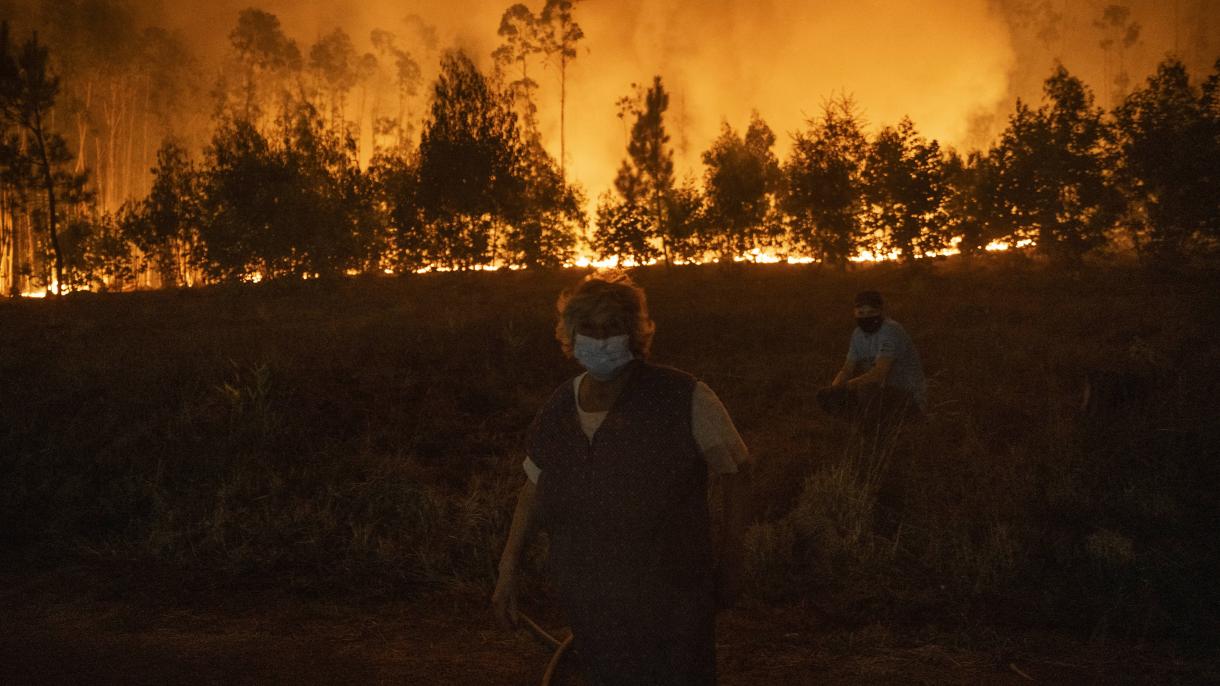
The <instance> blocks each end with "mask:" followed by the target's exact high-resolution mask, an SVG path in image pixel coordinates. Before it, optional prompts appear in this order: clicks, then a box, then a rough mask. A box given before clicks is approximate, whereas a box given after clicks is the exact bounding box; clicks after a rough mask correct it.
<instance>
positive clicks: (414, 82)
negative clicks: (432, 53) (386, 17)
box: [371, 29, 423, 151]
mask: <svg viewBox="0 0 1220 686" xmlns="http://www.w3.org/2000/svg"><path fill="white" fill-rule="evenodd" d="M371 38H372V42H373V48H374V49H375V50H376V51H377V53H378V54H379V55H381V56H382V57H383V58H384V59H386V60H387V61H388V62H390V63H392V64H393V65H394V68H393V76H392V81H393V83H394V87H395V91H396V93H397V95H398V107H397V110H395V114H394V116H393V117H378V116H376V114H374V120H373V135H374V136H375V137H376V136H390V135H392V136H393V140H394V144H393V146H391V147H394V148H397V149H398V150H399V151H404V150H406V147H407V143H408V141H409V140H410V139H411V138H412V136H413V135H414V131H413V128H412V125H411V123H410V122H409V121H408V103H409V102H410V100H411V99H412V98H414V97H415V96H416V95H417V94H418V93H419V87H420V83H421V81H422V78H423V77H422V73H421V71H420V68H419V63H418V62H417V61H416V60H415V58H414V57H413V56H412V55H411V53H410V52H408V51H407V50H404V49H401V48H399V47H398V46H397V44H396V39H395V37H394V34H392V33H390V32H388V31H383V30H380V29H376V30H374V31H373V33H372V36H371ZM381 147H385V146H379V145H377V144H376V143H374V145H373V148H374V150H377V149H378V148H381Z"/></svg>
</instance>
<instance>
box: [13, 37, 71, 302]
mask: <svg viewBox="0 0 1220 686" xmlns="http://www.w3.org/2000/svg"><path fill="white" fill-rule="evenodd" d="M58 93H59V78H58V77H55V76H52V75H51V74H50V73H49V72H48V50H47V48H46V47H45V46H43V45H42V44H40V43H39V42H38V34H37V33H35V34H33V35H32V36H31V37H30V39H29V40H27V41H26V42H25V43H23V44H22V45H21V47H20V48H16V49H15V50H14V46H13V45H12V43H11V40H10V38H9V29H8V22H2V23H0V114H2V115H3V118H4V121H5V122H7V123H8V124H9V125H11V126H16V127H18V128H19V129H20V130H21V131H23V132H24V133H25V134H27V135H28V137H29V144H30V157H31V158H32V159H33V161H34V165H35V168H36V169H37V170H38V173H39V175H40V176H41V178H42V185H43V190H44V192H45V193H46V198H47V215H48V220H47V229H48V231H49V233H50V238H51V250H52V252H53V254H54V257H55V282H56V284H57V285H58V286H57V288H58V291H57V292H60V293H62V292H63V289H64V287H65V285H66V282H65V281H64V259H63V251H62V250H61V249H60V244H59V226H58V219H59V217H58V215H57V207H56V200H57V198H56V191H57V188H56V187H57V186H58V185H59V184H60V183H61V182H62V181H63V180H64V179H65V177H69V175H68V173H67V172H66V171H64V170H63V167H64V165H66V163H67V162H69V161H70V160H71V159H72V157H71V154H70V153H69V152H68V147H67V144H66V143H65V142H64V139H63V137H62V136H60V135H59V134H58V133H55V132H53V131H52V130H51V129H50V122H49V121H48V117H49V113H50V110H51V109H52V107H54V105H55V96H56V95H57V94H58Z"/></svg>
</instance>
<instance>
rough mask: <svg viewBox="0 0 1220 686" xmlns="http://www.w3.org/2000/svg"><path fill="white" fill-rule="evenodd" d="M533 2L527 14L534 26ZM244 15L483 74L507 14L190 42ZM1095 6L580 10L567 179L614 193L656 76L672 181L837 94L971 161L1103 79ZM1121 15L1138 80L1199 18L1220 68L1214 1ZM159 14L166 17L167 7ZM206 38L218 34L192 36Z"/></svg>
mask: <svg viewBox="0 0 1220 686" xmlns="http://www.w3.org/2000/svg"><path fill="white" fill-rule="evenodd" d="M542 3H543V0H533V2H531V3H527V4H528V5H529V6H530V7H531V9H533V10H535V11H537V10H539V9H541V6H542ZM183 4H186V3H183ZM250 4H255V5H256V6H259V7H262V8H263V9H266V10H268V11H270V12H273V13H275V14H277V15H278V16H279V17H280V18H281V20H282V21H283V23H284V26H285V29H286V30H287V32H288V33H289V34H290V35H291V36H292V37H293V38H295V39H297V40H298V42H299V43H301V45H302V48H303V49H305V50H308V46H309V45H310V44H312V42H313V41H314V40H316V38H317V37H319V36H320V35H322V34H323V33H325V32H327V31H329V30H330V29H332V28H333V27H335V26H338V25H341V26H343V27H344V28H345V29H346V30H347V31H348V32H349V33H350V34H351V35H352V37H353V38H354V39H355V41H356V43H357V47H358V48H359V49H360V50H367V49H368V35H369V32H370V31H371V30H372V29H373V28H383V29H387V30H390V31H395V32H398V33H400V34H405V33H406V31H407V29H406V28H405V25H404V24H403V22H402V20H403V18H404V17H405V16H407V15H408V14H412V13H415V14H419V15H421V16H423V17H424V18H426V19H427V20H428V21H429V22H431V23H433V24H435V25H436V27H437V29H438V33H439V35H440V38H441V44H442V47H450V46H454V45H457V46H461V47H463V48H465V49H466V50H467V51H468V52H469V53H471V54H472V55H473V56H474V57H475V58H476V59H477V60H479V61H480V63H481V64H482V65H483V66H484V67H485V68H490V58H489V53H490V52H491V51H492V50H493V49H494V48H495V47H496V46H497V45H498V43H499V38H498V37H497V36H496V28H497V26H498V25H499V20H500V16H501V14H502V13H503V11H504V10H505V9H506V8H507V7H508V5H509V4H510V3H509V2H506V1H505V0H463V1H459V2H452V1H451V2H435V1H434V0H360V1H357V0H331V1H328V2H312V1H302V0H265V1H264V2H257V0H215V1H214V2H209V3H200V6H199V7H198V8H196V9H193V10H191V12H190V13H189V25H188V28H187V31H188V33H189V32H191V31H195V35H196V36H197V41H204V40H206V41H207V43H208V48H209V49H212V50H223V49H224V47H225V45H226V44H227V38H226V36H227V33H228V31H229V30H230V29H231V28H232V26H233V25H234V22H235V19H236V15H237V12H238V10H240V9H242V8H244V7H246V6H248V5H250ZM1104 4H1106V3H1102V2H1099V0H920V1H918V2H912V1H910V0H854V1H852V2H842V1H834V2H832V1H829V0H805V1H803V2H802V1H796V0H755V1H751V2H740V1H738V2H733V1H730V0H688V1H685V2H682V1H678V0H651V1H648V2H645V1H644V0H582V1H580V2H578V4H577V6H576V18H577V21H578V22H579V23H580V24H581V26H582V27H583V29H584V32H585V39H584V41H583V42H582V43H581V45H580V46H579V51H580V54H579V56H578V57H577V59H576V60H575V62H574V63H573V64H572V65H571V66H570V70H569V78H568V98H569V102H568V109H567V121H568V126H567V130H568V155H567V157H568V160H567V161H568V165H567V166H568V170H569V176H570V177H572V178H574V179H575V180H577V181H579V182H581V183H582V184H583V185H584V186H585V188H586V189H587V190H589V192H590V194H591V195H596V194H597V193H600V192H601V191H603V190H605V189H607V188H610V187H611V183H612V179H613V175H614V171H615V169H616V168H617V165H618V162H619V160H620V159H621V158H622V157H623V155H624V147H625V131H624V127H623V125H622V122H620V120H619V119H618V118H617V117H616V115H615V101H616V100H617V99H618V98H619V97H621V96H622V95H624V94H627V93H629V92H630V90H631V84H632V83H633V82H636V83H647V82H649V81H650V80H651V78H652V76H653V75H654V74H660V75H661V76H662V77H663V78H664V80H665V83H666V86H667V88H668V89H669V90H670V92H671V101H670V112H669V113H668V117H667V119H668V121H667V123H668V125H669V128H670V132H671V136H672V140H673V143H674V145H675V148H676V150H677V162H678V170H679V174H686V173H694V174H696V175H700V174H701V173H702V168H701V165H700V163H699V154H700V153H701V152H702V151H703V150H704V149H705V148H706V147H707V146H708V145H709V144H710V143H711V141H712V139H713V138H714V137H715V136H716V134H717V133H718V130H719V127H720V123H721V121H724V120H727V121H728V122H729V123H730V124H732V125H733V126H734V127H736V128H738V129H739V130H740V129H742V128H744V127H745V125H746V123H747V122H748V118H749V114H750V111H751V110H753V109H757V110H758V111H759V112H760V114H761V115H762V116H763V118H764V119H765V120H766V121H767V122H768V123H769V124H770V125H771V127H772V128H773V129H774V130H775V132H776V134H777V137H778V139H779V148H780V150H779V153H780V156H781V158H782V157H783V156H784V155H785V154H786V151H787V144H788V141H789V134H790V133H791V132H793V131H795V130H797V129H799V128H801V127H802V126H803V125H804V121H805V119H806V118H807V116H810V115H813V114H815V113H817V111H818V110H819V108H820V104H821V103H822V102H823V100H824V99H825V98H826V97H827V96H829V95H831V94H834V93H838V92H846V93H849V94H851V95H853V96H854V98H855V99H856V101H857V102H858V103H859V105H860V106H861V108H862V110H863V112H864V115H865V117H866V119H867V120H868V121H869V122H870V123H871V124H872V125H874V126H880V125H885V124H892V123H895V122H897V120H898V119H899V118H901V117H902V116H903V115H909V116H910V117H911V118H912V119H913V120H914V122H915V124H916V126H917V127H918V128H919V129H920V131H921V132H923V133H924V134H925V135H927V136H928V137H932V138H937V139H939V140H941V141H942V142H943V143H947V144H949V145H954V146H958V147H968V146H976V145H979V144H980V142H985V141H986V139H987V138H988V137H990V136H991V135H993V134H994V133H995V132H996V131H997V130H998V129H999V128H1000V127H1002V125H1003V120H1004V117H1005V116H1006V115H1007V112H1008V111H1010V110H1011V105H1012V99H1013V97H1014V96H1015V95H1021V96H1023V97H1025V98H1027V99H1030V98H1033V99H1035V100H1036V99H1037V97H1038V87H1039V84H1040V82H1041V80H1042V79H1043V78H1045V76H1046V75H1048V74H1049V73H1050V69H1051V65H1052V64H1053V61H1054V58H1055V57H1060V58H1062V59H1063V61H1064V62H1065V64H1066V65H1067V66H1068V68H1069V69H1070V70H1072V71H1074V72H1076V73H1078V74H1080V75H1081V76H1082V77H1084V78H1085V79H1086V80H1091V81H1096V80H1100V79H1101V75H1102V73H1103V72H1102V70H1101V63H1102V59H1101V58H1102V51H1101V50H1100V49H1099V48H1098V39H1099V36H1098V33H1097V29H1096V28H1095V27H1093V25H1092V21H1093V19H1094V18H1095V15H1097V14H1099V13H1100V11H1101V7H1102V5H1104ZM1126 4H1128V5H1131V6H1132V8H1133V9H1132V16H1133V19H1135V20H1137V21H1139V22H1140V23H1141V25H1142V26H1141V27H1142V34H1141V42H1140V44H1139V45H1137V46H1135V47H1134V48H1132V49H1131V50H1129V51H1128V55H1127V57H1126V59H1127V60H1128V62H1129V64H1130V67H1131V69H1132V71H1133V76H1135V77H1136V78H1137V80H1139V79H1142V78H1143V77H1144V76H1145V75H1146V74H1147V71H1148V69H1150V68H1151V65H1153V64H1155V62H1156V61H1157V60H1158V59H1160V57H1161V56H1163V55H1164V53H1165V52H1166V51H1167V50H1171V49H1172V48H1173V45H1174V44H1175V43H1179V44H1182V43H1185V42H1188V40H1189V39H1190V38H1191V32H1190V30H1189V28H1188V26H1189V23H1190V22H1191V21H1194V22H1195V24H1197V23H1198V21H1197V18H1198V17H1199V16H1204V17H1206V19H1207V25H1206V26H1205V27H1203V28H1202V29H1199V30H1202V31H1203V32H1204V34H1205V36H1204V37H1205V38H1211V39H1213V40H1211V43H1210V44H1211V45H1214V46H1216V47H1215V48H1211V49H1213V50H1217V51H1218V53H1217V54H1218V55H1220V36H1217V34H1218V33H1220V19H1218V18H1217V16H1216V15H1220V12H1216V11H1209V10H1207V8H1208V7H1209V6H1210V5H1213V4H1216V0H1168V1H1167V2H1160V1H1158V0H1131V1H1130V2H1128V3H1126ZM177 7H182V5H178V6H177ZM1174 10H1176V14H1175V12H1174ZM1192 11H1193V12H1194V14H1193V15H1192V14H1191V12H1192ZM164 12H166V13H174V14H177V10H174V9H168V8H167V9H165V10H164ZM1052 15H1056V16H1058V19H1057V24H1056V30H1055V31H1054V32H1053V35H1045V34H1039V33H1038V26H1036V25H1035V24H1037V21H1038V17H1042V16H1052ZM1192 17H1193V19H1192ZM1031 18H1032V19H1031ZM1175 18H1176V21H1177V24H1176V26H1177V27H1178V29H1176V31H1175V29H1174V26H1175V24H1174V23H1173V20H1174V19H1175ZM167 19H168V20H170V21H172V18H171V17H167ZM178 19H179V20H183V17H178ZM204 26H206V27H216V29H222V30H215V31H214V32H213V31H204V30H201V29H199V27H204ZM1195 33H1198V30H1196V31H1195ZM1035 35H1039V36H1040V37H1039V38H1037V39H1035V37H1034V36H1035ZM1196 38H1197V37H1196ZM211 46H215V47H214V48H212V47H211ZM1210 62H1211V60H1206V62H1205V63H1207V64H1210ZM423 66H424V68H425V72H426V74H427V75H429V76H430V75H431V74H433V73H434V72H435V68H436V58H435V55H433V56H432V57H431V58H430V59H429V60H426V61H424V63H423ZM534 74H536V75H537V76H536V78H538V80H539V81H540V82H541V83H542V85H543V88H542V91H541V93H540V99H541V103H540V105H541V111H540V120H541V125H542V128H543V133H544V136H545V142H546V143H547V146H548V148H549V149H550V150H551V151H552V153H553V154H555V155H558V154H559V109H558V100H559V92H558V80H557V79H558V74H557V70H555V69H551V70H547V71H539V70H537V69H535V71H534ZM1095 87H1096V86H1095ZM1101 96H1102V92H1099V98H1100V97H1101ZM421 106H422V103H421ZM972 121H974V122H975V127H974V129H973V132H972V126H971V124H972ZM979 122H982V124H981V125H980V124H979ZM981 137H982V138H981Z"/></svg>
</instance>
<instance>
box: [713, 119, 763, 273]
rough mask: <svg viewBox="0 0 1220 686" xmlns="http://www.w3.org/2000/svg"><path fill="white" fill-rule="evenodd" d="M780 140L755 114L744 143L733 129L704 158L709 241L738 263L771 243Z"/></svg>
mask: <svg viewBox="0 0 1220 686" xmlns="http://www.w3.org/2000/svg"><path fill="white" fill-rule="evenodd" d="M774 145H775V134H774V133H772V132H771V128H770V127H768V126H767V124H766V122H764V121H763V120H762V118H760V117H759V116H758V113H757V112H755V113H754V114H753V115H752V116H751V119H750V127H749V129H748V130H747V131H746V135H745V138H744V139H743V138H742V137H741V136H740V135H739V134H738V133H737V132H736V131H734V130H733V127H731V126H729V125H728V123H727V122H726V123H724V124H723V125H722V126H721V131H720V137H719V138H717V139H716V140H715V141H714V142H713V143H712V147H711V148H709V149H708V150H707V151H705V152H704V153H703V164H704V165H705V166H706V167H707V170H706V172H705V173H704V182H703V185H704V188H705V191H704V192H705V195H706V197H707V207H706V213H707V214H706V220H707V227H708V231H709V233H710V234H711V235H709V236H708V237H709V238H711V239H712V240H713V241H714V244H716V245H717V247H718V249H719V252H720V254H721V255H722V256H723V257H726V258H730V259H731V258H732V257H733V256H735V255H740V254H744V253H746V252H748V251H749V250H751V249H752V248H755V247H757V246H758V245H759V244H760V243H761V242H765V240H766V238H767V237H768V236H767V219H768V217H769V216H770V214H771V208H772V205H773V199H774V194H775V191H776V190H777V188H778V186H779V180H780V168H779V161H778V160H777V159H776V158H775V153H774V152H773V151H772V150H771V148H772V147H773V146H774Z"/></svg>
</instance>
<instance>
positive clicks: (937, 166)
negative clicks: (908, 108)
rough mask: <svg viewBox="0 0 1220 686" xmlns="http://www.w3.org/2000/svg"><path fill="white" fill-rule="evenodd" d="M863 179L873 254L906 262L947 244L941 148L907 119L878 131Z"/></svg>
mask: <svg viewBox="0 0 1220 686" xmlns="http://www.w3.org/2000/svg"><path fill="white" fill-rule="evenodd" d="M863 181H864V187H865V193H866V195H867V197H868V203H869V214H868V215H867V222H866V223H867V226H868V228H870V229H871V230H872V234H873V241H874V253H889V252H891V251H897V252H898V253H899V255H900V256H901V258H902V259H903V260H910V259H913V258H915V257H918V256H919V255H926V254H928V253H932V252H935V251H937V250H941V249H943V248H945V247H947V246H948V244H949V238H950V237H949V235H948V234H947V232H946V231H945V216H944V207H943V205H944V201H945V188H944V168H943V161H942V159H941V153H940V145H939V144H938V143H937V142H936V141H931V142H928V141H927V140H926V139H924V138H923V137H922V136H920V135H919V134H918V132H916V130H915V124H914V123H912V122H911V120H910V118H908V117H904V118H903V119H902V121H900V122H899V123H898V126H897V127H889V126H887V127H885V128H883V129H882V130H881V131H880V132H878V133H877V136H876V137H875V138H874V139H873V141H872V143H871V144H870V145H869V149H868V154H867V157H866V161H865V165H864V174H863Z"/></svg>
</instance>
